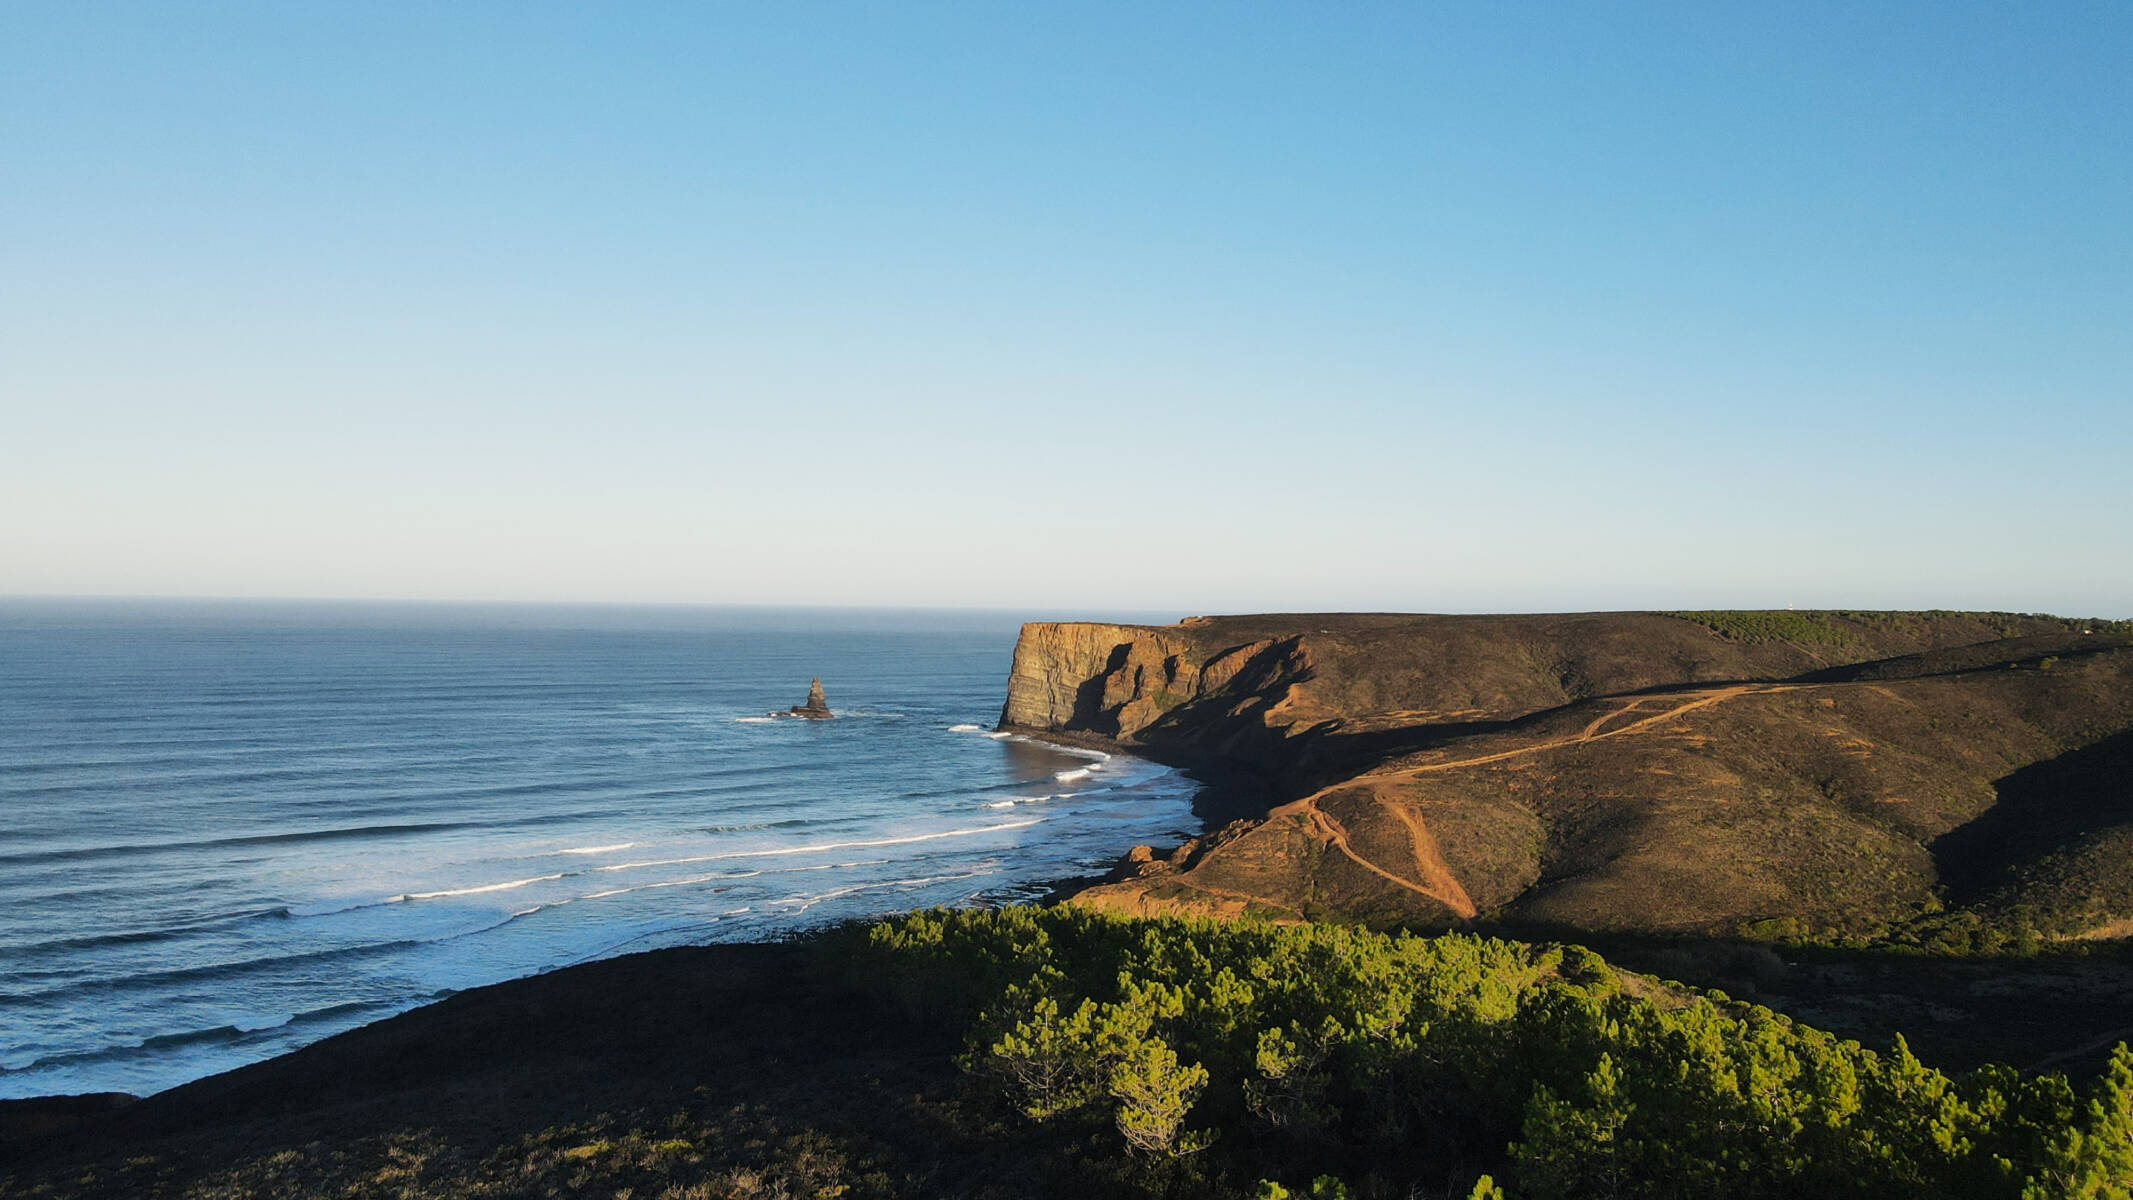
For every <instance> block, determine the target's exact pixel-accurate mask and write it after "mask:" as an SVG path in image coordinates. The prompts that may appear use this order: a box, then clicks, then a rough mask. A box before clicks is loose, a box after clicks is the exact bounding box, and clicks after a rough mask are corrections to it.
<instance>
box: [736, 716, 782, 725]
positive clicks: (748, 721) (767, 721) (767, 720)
mask: <svg viewBox="0 0 2133 1200" xmlns="http://www.w3.org/2000/svg"><path fill="white" fill-rule="evenodd" d="M776 722H777V718H776V717H735V718H733V723H734V724H736V725H771V724H775V723H776Z"/></svg>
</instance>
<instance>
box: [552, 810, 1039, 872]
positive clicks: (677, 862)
mask: <svg viewBox="0 0 2133 1200" xmlns="http://www.w3.org/2000/svg"><path fill="white" fill-rule="evenodd" d="M1040 820H1041V818H1037V817H1031V818H1029V819H1028V820H1025V821H1002V822H1000V823H999V824H997V825H979V826H974V827H972V828H970V829H946V830H942V831H941V832H939V833H915V834H912V835H911V836H910V837H900V838H871V839H869V840H866V841H860V842H821V843H817V844H813V845H807V846H780V847H777V848H775V849H771V850H733V851H729V852H727V853H725V854H698V855H694V856H691V857H689V858H660V859H647V860H645V861H644V862H630V863H615V864H614V865H612V866H606V867H596V868H594V869H595V870H600V871H632V870H636V869H637V868H639V867H674V866H681V865H683V864H686V863H700V862H718V861H721V860H724V859H729V858H776V857H780V856H783V855H787V854H819V853H821V852H822V851H824V850H861V849H872V848H873V847H876V846H908V845H910V844H911V843H913V842H933V841H939V840H940V839H942V838H952V837H976V836H979V835H981V834H987V833H1002V832H1005V831H1007V830H1009V829H1027V828H1029V827H1030V826H1032V825H1036V824H1038V823H1039V822H1040Z"/></svg>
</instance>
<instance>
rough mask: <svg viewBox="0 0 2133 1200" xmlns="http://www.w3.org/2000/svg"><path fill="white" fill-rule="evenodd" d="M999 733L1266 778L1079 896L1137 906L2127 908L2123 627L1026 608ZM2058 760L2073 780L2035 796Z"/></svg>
mask: <svg viewBox="0 0 2133 1200" xmlns="http://www.w3.org/2000/svg"><path fill="white" fill-rule="evenodd" d="M1001 723H1002V726H1003V727H1004V728H1010V729H1019V730H1023V731H1027V732H1033V733H1039V734H1045V735H1049V736H1064V737H1070V738H1078V739H1083V740H1094V741H1097V742H1100V743H1107V744H1113V745H1116V746H1119V747H1121V748H1124V749H1129V750H1132V751H1135V752H1138V753H1143V754H1147V755H1149V756H1151V757H1155V758H1160V759H1165V760H1168V761H1173V762H1181V763H1186V764H1202V765H1207V764H1212V765H1218V766H1220V767H1222V768H1224V769H1227V770H1230V771H1234V772H1237V773H1239V774H1240V775H1244V776H1248V777H1250V778H1252V779H1255V780H1257V781H1259V782H1260V783H1261V784H1262V785H1263V787H1264V793H1263V798H1262V799H1261V801H1260V802H1259V803H1258V804H1257V805H1256V809H1257V811H1255V812H1253V813H1252V814H1251V817H1252V819H1250V820H1247V821H1242V822H1238V823H1234V824H1231V825H1229V826H1227V827H1225V828H1223V829H1220V830H1219V831H1217V832H1215V833H1213V834H1211V835H1209V836H1208V837H1205V838H1202V839H1198V840H1197V841H1195V842H1193V843H1190V844H1188V845H1187V846H1185V847H1183V848H1181V849H1180V850H1178V851H1177V852H1175V853H1172V854H1169V855H1156V854H1152V853H1147V852H1143V853H1142V854H1140V855H1139V857H1138V859H1137V861H1135V862H1134V863H1131V864H1128V866H1126V867H1125V868H1124V869H1123V871H1122V873H1123V874H1124V875H1126V876H1127V877H1125V878H1121V879H1119V880H1118V881H1117V882H1114V883H1111V884H1108V885H1104V886H1101V887H1097V888H1094V889H1090V890H1089V891H1087V892H1084V893H1083V894H1082V895H1081V896H1079V897H1078V898H1077V899H1078V900H1080V901H1081V902H1084V903H1091V904H1099V905H1106V906H1112V907H1118V908H1123V909H1127V910H1130V911H1137V912H1145V911H1153V910H1184V911H1200V912H1217V913H1235V912H1241V911H1258V912H1264V913H1267V914H1269V915H1276V916H1320V915H1333V916H1346V917H1355V918H1362V919H1380V920H1393V921H1402V922H1409V923H1416V922H1419V923H1432V922H1434V923H1455V922H1461V921H1468V920H1472V919H1476V918H1497V919H1504V920H1511V921H1524V922H1530V923H1536V924H1543V925H1549V926H1558V927H1570V928H1575V929H1595V930H1600V929H1614V930H1622V929H1629V930H1679V931H1686V930H1699V931H1738V930H1742V929H1761V930H1764V931H1766V932H1768V931H1776V932H1788V931H1792V932H1798V931H1811V932H1827V931H1833V930H1835V931H1848V932H1854V933H1856V932H1858V931H1861V930H1867V931H1872V930H1882V931H1885V930H1887V929H1889V928H1892V927H1894V926H1897V925H1901V924H1903V923H1905V922H1917V921H1919V920H1924V919H1934V918H1944V917H1945V916H1946V914H1948V913H1952V912H1956V911H1958V910H1960V911H1962V912H1965V913H1969V914H1971V915H1972V916H1973V917H1974V918H1975V919H1977V920H1988V921H1990V920H2002V919H2003V918H2004V919H2006V920H2014V919H2016V918H2015V916H2014V914H2018V913H2019V914H2022V915H2021V916H2020V918H2019V919H2020V920H2024V921H2030V922H2032V923H2035V922H2037V921H2039V920H2041V921H2042V923H2043V924H2044V925H2045V926H2047V927H2048V928H2047V932H2048V933H2051V934H2053V935H2055V936H2079V935H2083V934H2088V933H2093V932H2095V931H2097V930H2100V929H2107V928H2109V927H2111V926H2112V923H2113V922H2118V921H2123V920H2126V919H2128V918H2133V872H2127V871H2119V870H2118V869H2117V868H2118V867H2119V866H2133V802H2125V803H2121V801H2120V800H2118V799H2115V798H2114V797H2119V796H2122V795H2123V794H2124V793H2123V792H2122V791H2114V790H2113V788H2114V786H2116V785H2115V784H2114V783H2112V782H2111V781H2117V783H2118V784H2122V783H2123V782H2124V781H2125V779H2126V778H2127V777H2128V776H2127V775H2126V774H2124V773H2121V768H2120V765H2119V764H2120V759H2121V758H2133V631H2129V630H2127V629H2126V628H2124V627H2122V626H2114V625H2111V624H2109V623H2099V622H2083V621H2067V620H2061V619H2058V618H2044V617H2026V616H2016V615H2010V614H1964V613H1842V614H1839V613H1803V614H1795V613H1775V614H1740V613H1733V614H1728V613H1703V614H1660V613H1598V614H1567V615H1538V616H1406V615H1396V614H1372V615H1355V614H1340V615H1326V614H1297V615H1282V616H1258V617H1219V618H1196V619H1192V620H1188V621H1186V622H1182V623H1180V624H1178V625H1174V626H1138V625H1109V624H1094V623H1080V622H1073V623H1039V624H1032V625H1029V626H1026V627H1025V628H1024V629H1023V632H1022V637H1021V639H1020V641H1019V642H1018V644H1017V646H1016V650H1015V656H1014V664H1013V667H1012V669H1011V674H1010V679H1009V685H1008V696H1007V702H1006V704H1005V706H1004V708H1003V711H1002V716H1001ZM2054 764H2056V765H2054ZM2055 772H2057V773H2058V774H2059V775H2066V774H2068V773H2069V772H2071V776H2070V777H2073V778H2077V779H2079V780H2086V781H2088V782H2086V783H2083V784H2081V785H2080V786H2077V787H2075V788H2074V789H2073V792H2072V793H2066V792H2065V789H2057V790H2055V788H2054V786H2047V785H2042V784H2039V783H2038V782H2037V780H2038V779H2039V778H2042V777H2054V773H2055ZM2097 779H2103V780H2105V781H2106V782H2104V783H2101V784H2098V783H2096V782H2095V780H2097ZM2083 788H2086V791H2083V790H2082V789H2083ZM2066 795H2071V797H2072V798H2071V799H2066V798H2064V797H2065V796H2066ZM2121 808H2123V809H2125V811H2123V812H2121V811H2119V810H2120V809H2121ZM2121 860H2123V861H2121ZM2122 879H2123V880H2128V882H2118V881H2119V880H2122ZM2040 914H2041V916H2040ZM2003 923H2004V921H2003Z"/></svg>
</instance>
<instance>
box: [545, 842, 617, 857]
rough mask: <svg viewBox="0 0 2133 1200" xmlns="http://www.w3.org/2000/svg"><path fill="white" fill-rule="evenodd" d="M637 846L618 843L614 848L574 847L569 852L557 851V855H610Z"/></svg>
mask: <svg viewBox="0 0 2133 1200" xmlns="http://www.w3.org/2000/svg"><path fill="white" fill-rule="evenodd" d="M635 845H637V843H636V842H616V843H615V844H614V845H612V846H573V847H571V848H570V849H568V850H558V851H556V853H557V854H606V853H608V852H610V851H613V850H627V849H629V848H630V847H632V846H635Z"/></svg>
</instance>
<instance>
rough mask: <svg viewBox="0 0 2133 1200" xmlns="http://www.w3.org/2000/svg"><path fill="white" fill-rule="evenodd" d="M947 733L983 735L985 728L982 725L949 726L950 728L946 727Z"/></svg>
mask: <svg viewBox="0 0 2133 1200" xmlns="http://www.w3.org/2000/svg"><path fill="white" fill-rule="evenodd" d="M948 732H950V733H983V732H985V727H984V726H983V725H950V726H949V727H948Z"/></svg>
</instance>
